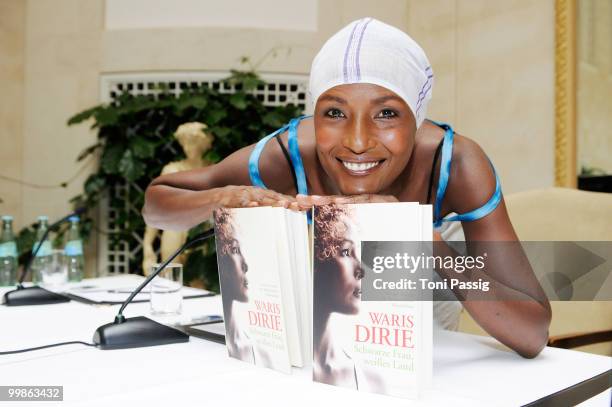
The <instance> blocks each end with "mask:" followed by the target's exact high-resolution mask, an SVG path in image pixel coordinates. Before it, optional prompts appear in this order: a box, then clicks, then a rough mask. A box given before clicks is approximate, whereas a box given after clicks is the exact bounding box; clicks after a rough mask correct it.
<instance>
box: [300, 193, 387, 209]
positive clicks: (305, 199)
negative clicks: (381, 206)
mask: <svg viewBox="0 0 612 407" xmlns="http://www.w3.org/2000/svg"><path fill="white" fill-rule="evenodd" d="M374 202H377V203H380V202H398V200H397V198H396V197H394V196H393V195H375V194H362V195H326V196H322V195H302V194H298V195H297V196H296V197H295V202H292V203H291V204H290V205H289V208H290V209H294V210H302V211H304V210H308V209H310V208H312V207H313V206H315V205H327V204H332V203H334V204H357V203H374Z"/></svg>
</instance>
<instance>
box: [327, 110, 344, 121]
mask: <svg viewBox="0 0 612 407" xmlns="http://www.w3.org/2000/svg"><path fill="white" fill-rule="evenodd" d="M325 115H326V116H327V117H331V118H332V119H340V118H343V117H344V113H342V111H341V110H339V109H329V110H328V111H327V112H325Z"/></svg>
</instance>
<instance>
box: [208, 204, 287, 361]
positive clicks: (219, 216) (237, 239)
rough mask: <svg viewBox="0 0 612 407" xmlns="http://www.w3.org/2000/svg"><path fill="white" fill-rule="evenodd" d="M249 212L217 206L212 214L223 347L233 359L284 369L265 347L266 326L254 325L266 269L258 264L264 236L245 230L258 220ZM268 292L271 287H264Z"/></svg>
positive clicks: (266, 340)
mask: <svg viewBox="0 0 612 407" xmlns="http://www.w3.org/2000/svg"><path fill="white" fill-rule="evenodd" d="M253 212H255V211H251V212H248V213H247V212H244V210H241V209H230V208H221V209H217V210H216V211H215V213H214V219H215V236H216V237H215V238H216V247H217V262H218V266H219V283H220V284H219V285H220V287H221V299H222V303H223V315H224V319H225V330H226V335H225V337H226V344H227V349H228V353H229V356H231V357H233V358H236V359H240V360H242V361H245V362H249V363H253V364H256V365H260V366H264V367H269V368H273V369H281V370H282V369H285V370H286V369H288V367H286V366H288V362H287V361H285V360H284V358H283V357H281V356H279V355H277V353H276V352H274V351H273V349H267V344H268V342H269V336H267V335H266V334H267V332H263V331H266V330H267V327H264V328H262V327H261V324H258V322H259V319H258V315H260V314H262V312H258V310H259V308H260V307H261V304H262V303H263V302H264V300H267V299H269V298H267V297H266V295H264V294H262V291H264V290H265V288H266V278H267V276H266V274H267V270H265V267H262V264H264V265H265V262H264V261H263V259H262V257H265V254H264V253H263V252H264V251H265V250H266V247H265V243H266V240H267V239H266V238H265V236H259V235H257V234H255V233H247V231H249V230H250V231H252V230H251V229H253V227H252V226H254V225H255V223H256V222H257V221H258V220H257V214H255V213H253ZM274 250H275V248H274ZM262 254H264V256H262ZM268 291H272V290H271V289H269V288H268ZM260 337H263V339H261V338H260ZM264 339H265V340H264Z"/></svg>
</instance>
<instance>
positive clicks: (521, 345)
mask: <svg viewBox="0 0 612 407" xmlns="http://www.w3.org/2000/svg"><path fill="white" fill-rule="evenodd" d="M449 179H450V181H449V186H448V189H447V193H446V196H445V199H444V203H443V205H442V213H449V212H456V213H465V212H468V211H470V210H472V209H475V208H478V207H480V206H482V205H483V204H484V203H485V202H487V201H488V200H489V198H490V197H491V196H492V195H493V192H494V190H495V175H494V173H493V170H492V167H491V164H490V163H489V160H488V159H487V157H486V155H485V154H484V152H483V151H482V150H481V149H480V147H479V146H478V145H477V144H476V143H474V142H473V141H471V140H469V139H467V138H464V137H461V136H457V138H456V140H455V144H454V151H453V160H452V167H451V174H450V178H449ZM462 226H463V231H464V233H465V238H466V243H467V247H468V251H469V252H470V254H473V255H477V254H482V252H483V251H488V252H489V253H488V254H489V255H488V257H487V260H486V272H485V273H486V275H484V276H483V277H484V278H485V279H487V280H488V281H490V285H491V287H490V292H489V294H488V295H487V298H486V299H483V300H473V301H471V300H470V299H469V295H467V297H466V298H467V300H466V301H464V302H463V306H464V307H465V309H466V310H467V311H468V312H469V313H470V315H471V316H472V317H473V318H474V320H475V321H476V322H478V324H479V325H480V326H481V327H482V328H483V329H484V330H486V331H487V332H488V333H489V334H490V335H492V336H493V337H495V338H497V339H498V340H499V341H500V342H502V343H504V344H505V345H507V346H509V347H510V348H512V349H514V350H515V351H516V352H518V353H519V354H520V355H522V356H524V357H528V358H531V357H535V356H536V355H537V354H538V353H539V352H540V351H541V350H542V349H543V348H544V346H545V345H546V342H547V340H548V327H549V325H550V320H551V309H550V304H549V302H548V299H547V298H546V295H545V293H544V291H543V290H542V288H541V286H540V284H539V282H538V281H537V279H536V277H535V275H534V273H533V271H532V269H531V266H530V264H529V261H528V259H527V257H526V256H525V253H524V252H523V250H522V247H521V246H520V244H518V243H516V244H514V243H510V242H516V241H518V237H517V236H516V233H515V232H514V228H513V227H512V224H511V222H510V219H509V217H508V213H507V211H506V206H505V203H504V201H503V199H502V201H501V202H500V204H499V205H498V206H497V208H496V209H495V210H494V211H493V212H491V213H490V214H488V215H487V216H485V217H483V218H481V219H478V220H476V221H472V222H463V223H462ZM504 241H505V242H508V243H491V242H504ZM442 274H445V275H443V277H457V275H456V273H454V272H450V273H448V272H446V273H445V272H442ZM463 277H464V278H471V279H477V278H479V276H478V275H476V274H475V275H473V276H469V275H466V276H463Z"/></svg>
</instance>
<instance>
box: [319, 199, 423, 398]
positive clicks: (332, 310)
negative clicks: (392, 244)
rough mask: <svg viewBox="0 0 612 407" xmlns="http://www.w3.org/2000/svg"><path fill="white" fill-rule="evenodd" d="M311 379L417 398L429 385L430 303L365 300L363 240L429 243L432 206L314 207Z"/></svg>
mask: <svg viewBox="0 0 612 407" xmlns="http://www.w3.org/2000/svg"><path fill="white" fill-rule="evenodd" d="M313 224H314V236H313V239H314V242H313V249H314V250H313V251H314V253H313V278H314V286H313V289H314V292H313V296H314V298H313V379H314V380H315V381H317V382H321V383H327V384H332V385H336V386H342V387H348V388H353V389H357V390H359V391H368V392H375V393H383V394H389V395H394V396H399V397H407V398H416V397H418V396H419V393H420V392H421V390H422V389H423V388H424V387H427V386H428V385H429V383H430V381H431V374H432V367H431V366H432V302H431V301H365V300H362V298H361V296H362V287H361V283H362V278H363V276H364V268H363V265H362V262H361V257H360V256H361V253H360V250H361V242H362V241H378V242H382V241H422V240H425V241H431V239H432V226H431V225H432V223H431V206H428V205H419V204H417V203H380V204H379V203H371V204H355V205H325V206H317V207H315V209H314V216H313Z"/></svg>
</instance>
